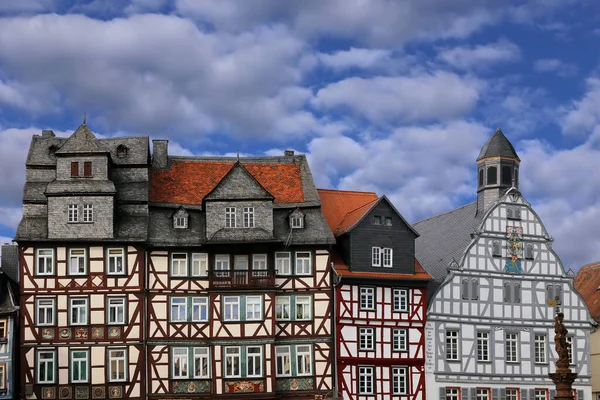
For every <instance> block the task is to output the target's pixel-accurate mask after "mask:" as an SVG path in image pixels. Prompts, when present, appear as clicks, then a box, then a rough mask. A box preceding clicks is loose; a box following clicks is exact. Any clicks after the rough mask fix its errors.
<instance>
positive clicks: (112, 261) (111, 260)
mask: <svg viewBox="0 0 600 400" xmlns="http://www.w3.org/2000/svg"><path fill="white" fill-rule="evenodd" d="M107 272H108V275H124V274H125V249H108V271H107Z"/></svg>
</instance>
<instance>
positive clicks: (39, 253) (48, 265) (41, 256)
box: [36, 249, 54, 275]
mask: <svg viewBox="0 0 600 400" xmlns="http://www.w3.org/2000/svg"><path fill="white" fill-rule="evenodd" d="M36 260H37V268H36V272H37V275H53V274H54V249H37V250H36Z"/></svg>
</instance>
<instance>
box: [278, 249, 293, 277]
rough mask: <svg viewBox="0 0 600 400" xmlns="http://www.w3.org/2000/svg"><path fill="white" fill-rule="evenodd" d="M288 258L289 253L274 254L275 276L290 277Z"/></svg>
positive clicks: (290, 270)
mask: <svg viewBox="0 0 600 400" xmlns="http://www.w3.org/2000/svg"><path fill="white" fill-rule="evenodd" d="M290 258H291V256H290V253H284V252H277V253H275V268H276V269H277V275H290V274H291V273H292V269H291V266H290Z"/></svg>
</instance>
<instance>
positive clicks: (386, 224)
mask: <svg viewBox="0 0 600 400" xmlns="http://www.w3.org/2000/svg"><path fill="white" fill-rule="evenodd" d="M385 226H392V217H385Z"/></svg>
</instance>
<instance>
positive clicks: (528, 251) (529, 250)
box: [525, 243, 533, 260]
mask: <svg viewBox="0 0 600 400" xmlns="http://www.w3.org/2000/svg"><path fill="white" fill-rule="evenodd" d="M525 259H527V260H533V244H531V243H527V244H526V245H525Z"/></svg>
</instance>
